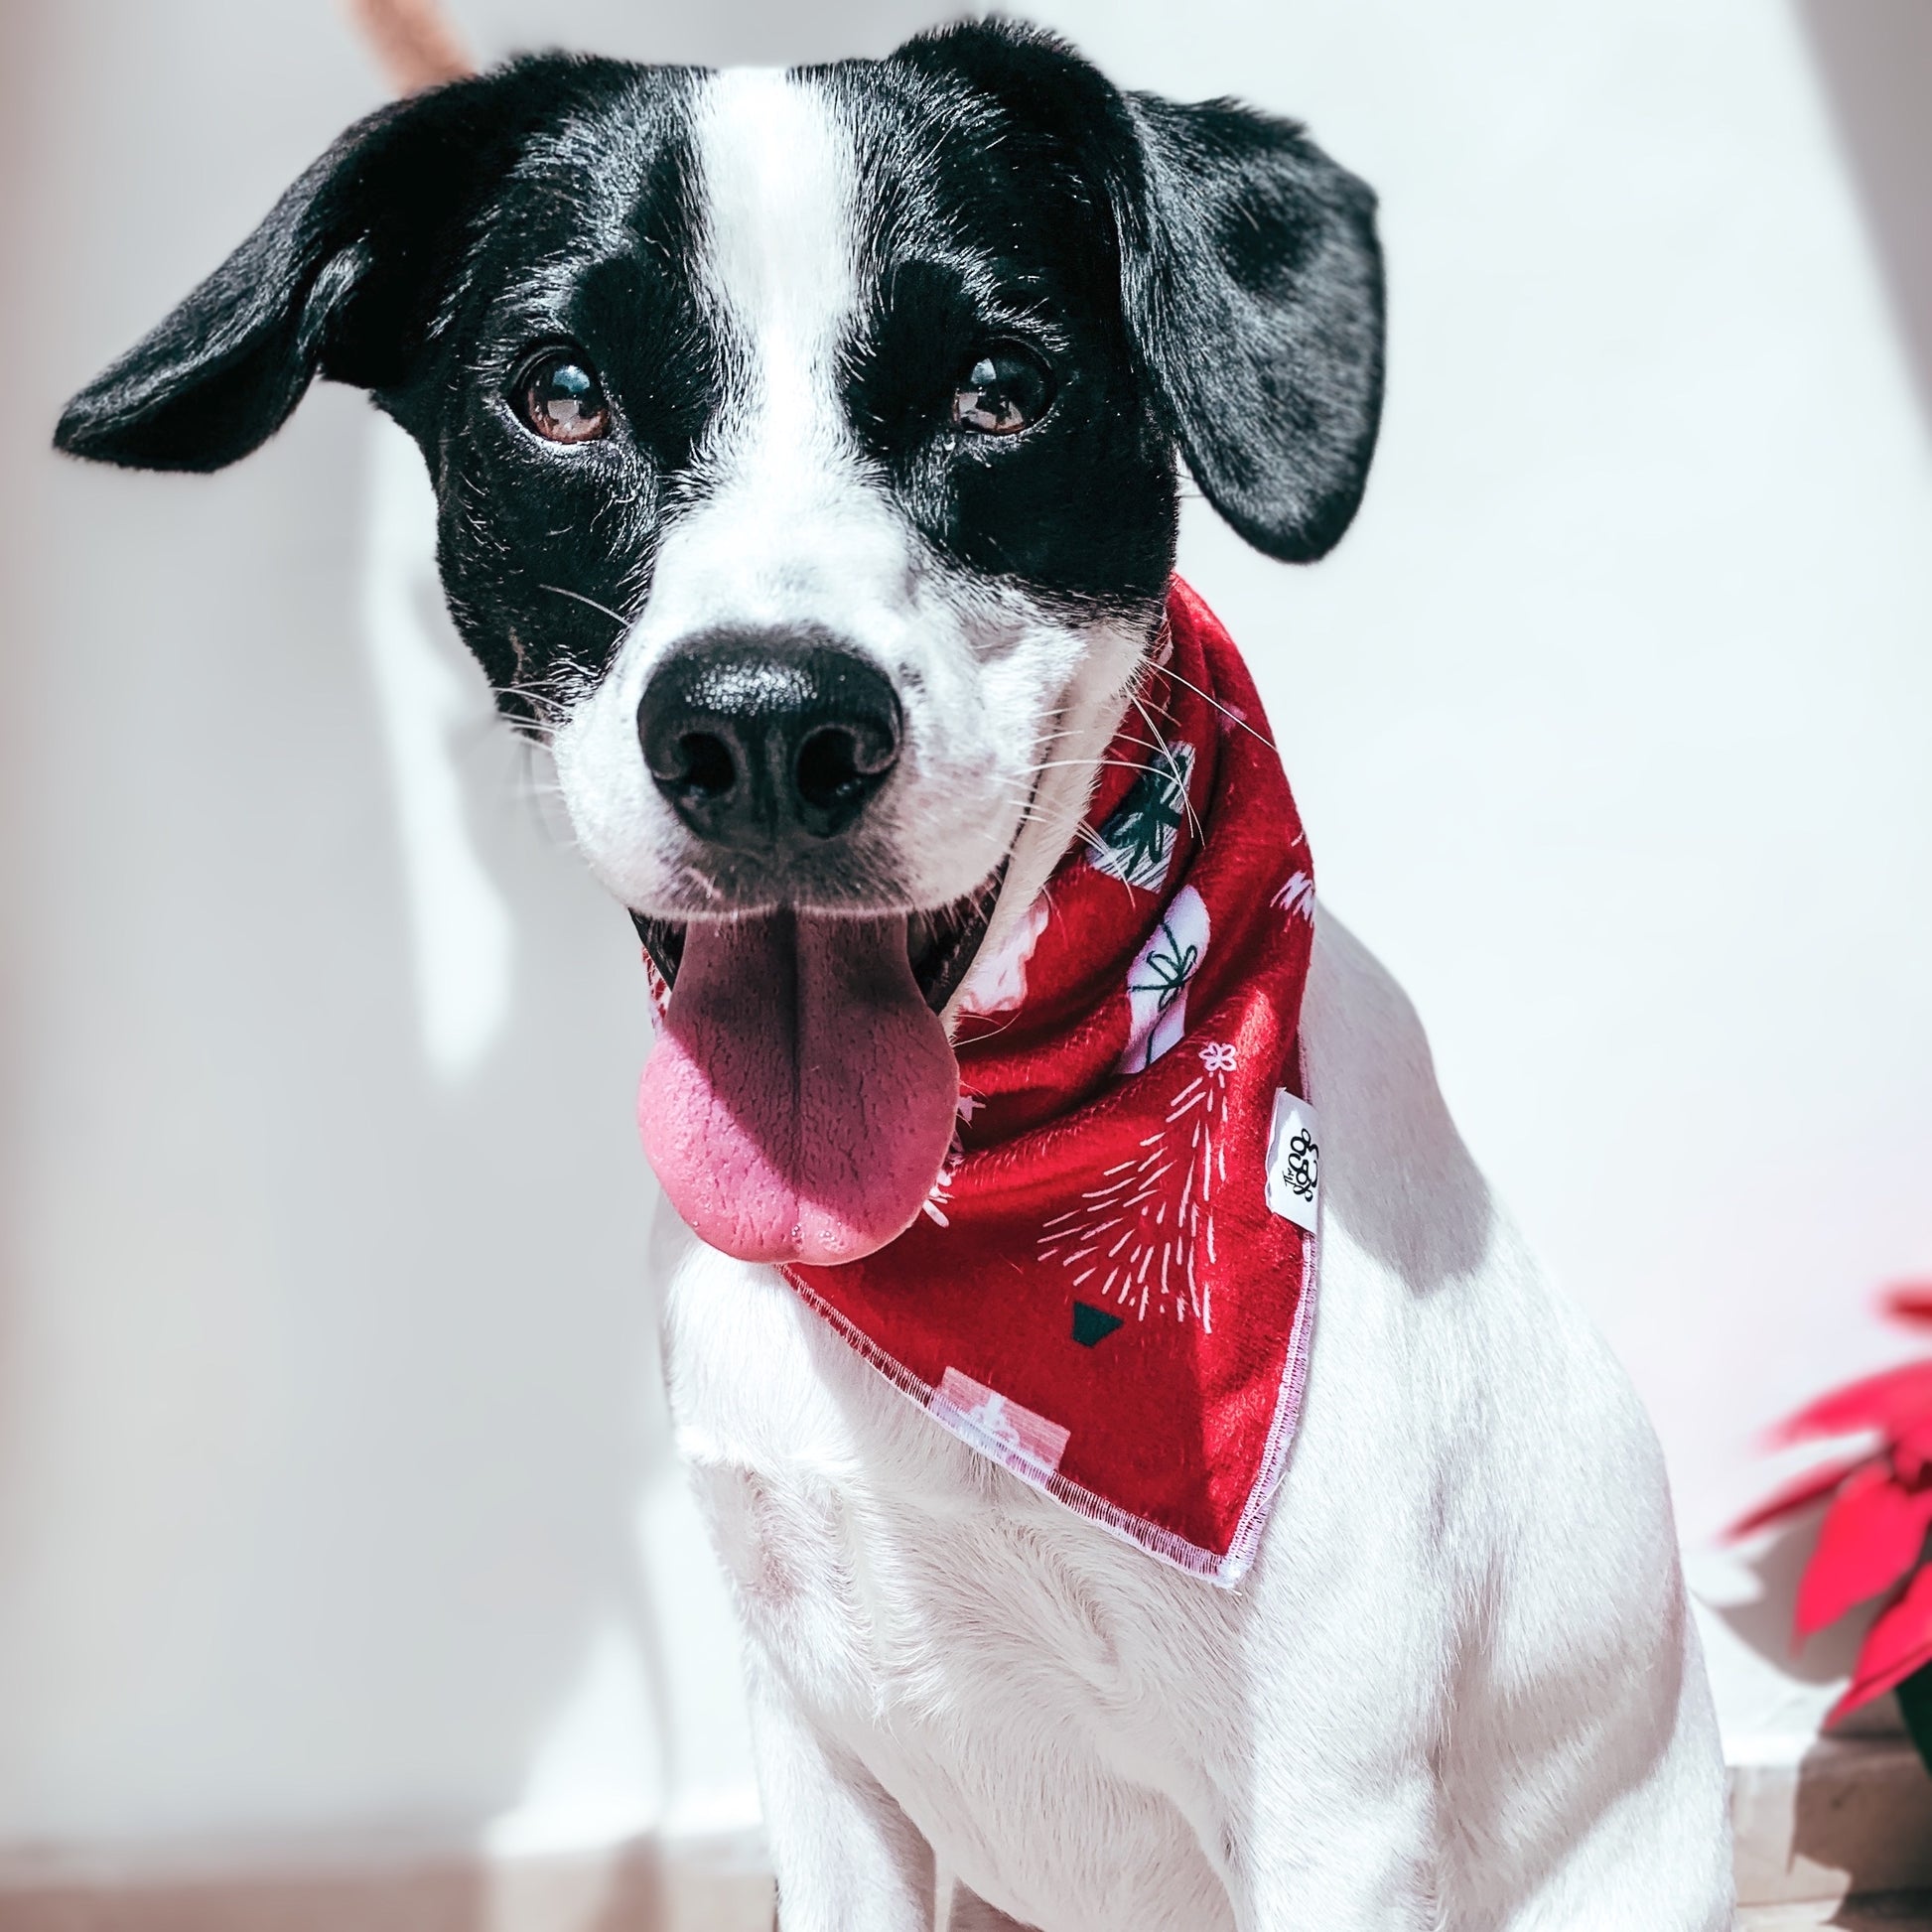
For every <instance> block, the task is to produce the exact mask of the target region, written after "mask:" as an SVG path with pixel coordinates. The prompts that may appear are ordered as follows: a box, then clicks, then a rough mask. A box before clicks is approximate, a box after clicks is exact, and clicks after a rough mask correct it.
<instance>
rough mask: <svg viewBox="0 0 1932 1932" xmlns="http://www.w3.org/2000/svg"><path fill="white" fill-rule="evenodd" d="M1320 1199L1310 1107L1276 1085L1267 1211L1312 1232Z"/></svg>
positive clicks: (1317, 1135)
mask: <svg viewBox="0 0 1932 1932" xmlns="http://www.w3.org/2000/svg"><path fill="white" fill-rule="evenodd" d="M1320 1200H1321V1129H1320V1126H1319V1125H1318V1123H1317V1122H1316V1120H1315V1117H1314V1109H1313V1108H1312V1107H1311V1106H1310V1105H1309V1103H1308V1102H1307V1101H1306V1100H1303V1099H1300V1098H1298V1097H1297V1096H1296V1095H1295V1094H1292V1093H1289V1092H1288V1091H1286V1090H1285V1089H1280V1088H1278V1089H1277V1090H1276V1093H1275V1118H1274V1120H1273V1122H1272V1123H1271V1124H1270V1126H1269V1129H1268V1207H1269V1211H1270V1212H1271V1213H1275V1214H1279V1215H1280V1216H1281V1217H1282V1219H1283V1220H1285V1221H1293V1222H1294V1223H1295V1225H1296V1226H1297V1227H1298V1228H1302V1229H1304V1230H1305V1231H1306V1232H1308V1233H1310V1234H1312V1233H1313V1232H1314V1226H1315V1215H1316V1212H1317V1210H1318V1208H1319V1206H1320Z"/></svg>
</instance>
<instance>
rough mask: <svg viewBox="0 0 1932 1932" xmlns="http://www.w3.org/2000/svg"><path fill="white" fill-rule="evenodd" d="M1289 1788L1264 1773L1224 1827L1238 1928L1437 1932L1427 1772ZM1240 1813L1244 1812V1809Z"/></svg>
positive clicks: (1259, 1931)
mask: <svg viewBox="0 0 1932 1932" xmlns="http://www.w3.org/2000/svg"><path fill="white" fill-rule="evenodd" d="M1342 1782H1343V1783H1345V1784H1346V1785H1347V1786H1348V1787H1349V1789H1348V1790H1347V1792H1346V1795H1344V1793H1343V1792H1342V1791H1340V1790H1337V1789H1336V1788H1335V1786H1333V1785H1328V1786H1327V1788H1325V1789H1320V1790H1316V1789H1303V1790H1297V1789H1296V1788H1294V1785H1293V1784H1291V1783H1287V1782H1284V1781H1283V1780H1282V1779H1281V1778H1280V1774H1279V1772H1277V1773H1276V1775H1275V1777H1273V1778H1270V1777H1269V1776H1268V1775H1267V1773H1266V1771H1264V1773H1263V1775H1262V1777H1261V1779H1260V1780H1259V1782H1258V1786H1257V1788H1256V1789H1255V1791H1254V1792H1253V1793H1252V1795H1251V1799H1250V1804H1251V1810H1250V1815H1249V1817H1248V1818H1247V1819H1246V1820H1245V1821H1244V1823H1243V1825H1242V1826H1240V1827H1238V1828H1236V1829H1234V1830H1232V1831H1228V1832H1227V1833H1226V1834H1225V1842H1226V1843H1227V1845H1228V1847H1229V1849H1230V1850H1231V1851H1232V1852H1233V1853H1234V1859H1233V1861H1232V1869H1231V1871H1230V1874H1229V1876H1230V1883H1229V1894H1230V1899H1231V1902H1232V1903H1233V1906H1234V1912H1235V1921H1236V1923H1237V1925H1238V1926H1239V1927H1240V1932H1436V1928H1438V1927H1439V1926H1440V1925H1441V1924H1442V1923H1443V1919H1442V1907H1441V1887H1440V1883H1439V1878H1440V1870H1439V1863H1438V1856H1437V1798H1438V1794H1437V1789H1436V1781H1435V1779H1434V1778H1433V1777H1432V1776H1431V1775H1430V1774H1429V1772H1428V1770H1427V1768H1426V1767H1421V1766H1418V1767H1415V1768H1413V1769H1412V1770H1410V1771H1409V1772H1407V1773H1406V1774H1404V1773H1396V1772H1395V1771H1394V1770H1393V1767H1391V1773H1390V1775H1389V1776H1388V1778H1387V1781H1386V1783H1384V1782H1382V1781H1381V1779H1380V1778H1368V1777H1349V1778H1346V1779H1344V1780H1342ZM1244 1809H1249V1807H1248V1806H1244Z"/></svg>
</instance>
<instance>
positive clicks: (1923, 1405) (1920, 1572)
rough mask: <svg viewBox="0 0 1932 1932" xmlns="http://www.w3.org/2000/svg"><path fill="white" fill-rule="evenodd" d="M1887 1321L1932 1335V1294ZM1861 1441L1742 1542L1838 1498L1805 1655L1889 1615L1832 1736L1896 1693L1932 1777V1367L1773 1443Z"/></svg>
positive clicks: (1809, 1590)
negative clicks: (1830, 1630)
mask: <svg viewBox="0 0 1932 1932" xmlns="http://www.w3.org/2000/svg"><path fill="white" fill-rule="evenodd" d="M1884 1307H1885V1310H1886V1311H1887V1312H1888V1313H1890V1314H1891V1315H1893V1316H1894V1317H1896V1318H1897V1319H1898V1320H1900V1321H1905V1322H1909V1323H1913V1324H1922V1325H1924V1326H1927V1327H1932V1284H1924V1285H1915V1286H1913V1287H1910V1288H1901V1289H1895V1290H1893V1291H1892V1292H1891V1293H1890V1294H1889V1295H1888V1296H1886V1297H1885V1300H1884ZM1853 1435H1860V1436H1863V1437H1864V1438H1866V1442H1867V1446H1866V1447H1865V1448H1863V1449H1860V1450H1859V1452H1858V1453H1856V1454H1852V1455H1846V1456H1839V1457H1836V1458H1834V1459H1833V1460H1832V1461H1830V1462H1828V1463H1826V1464H1825V1465H1824V1466H1823V1467H1821V1468H1817V1469H1813V1470H1811V1471H1809V1472H1808V1473H1807V1474H1805V1475H1803V1476H1800V1477H1798V1478H1797V1479H1796V1480H1795V1481H1793V1482H1791V1483H1789V1484H1787V1485H1786V1486H1785V1487H1784V1488H1783V1489H1781V1490H1779V1491H1778V1493H1777V1494H1776V1495H1774V1496H1772V1497H1771V1498H1770V1499H1769V1500H1768V1501H1766V1502H1764V1503H1762V1504H1760V1505H1759V1507H1758V1508H1756V1509H1754V1510H1752V1511H1751V1513H1750V1514H1749V1515H1748V1516H1746V1517H1745V1518H1744V1519H1743V1520H1742V1521H1741V1522H1740V1523H1738V1524H1737V1525H1736V1526H1735V1529H1734V1530H1733V1532H1732V1533H1733V1534H1734V1535H1738V1536H1742V1535H1745V1534H1747V1533H1748V1532H1749V1531H1751V1530H1756V1529H1762V1528H1763V1527H1765V1525H1767V1524H1770V1523H1776V1522H1781V1521H1783V1520H1784V1519H1785V1518H1787V1517H1791V1516H1795V1515H1797V1514H1798V1513H1799V1512H1800V1511H1801V1510H1805V1509H1808V1508H1811V1507H1812V1506H1813V1505H1815V1504H1817V1503H1820V1502H1824V1501H1825V1500H1826V1499H1827V1498H1828V1497H1829V1498H1830V1504H1829V1507H1828V1508H1827V1509H1826V1511H1825V1515H1824V1520H1823V1521H1822V1522H1821V1523H1820V1525H1819V1529H1818V1546H1817V1548H1816V1549H1815V1550H1814V1551H1813V1552H1812V1555H1811V1560H1810V1562H1809V1563H1808V1564H1807V1565H1806V1566H1805V1572H1804V1577H1803V1579H1802V1581H1801V1582H1800V1584H1799V1586H1798V1601H1797V1606H1796V1610H1795V1613H1794V1615H1793V1619H1792V1623H1793V1632H1792V1634H1793V1638H1794V1640H1795V1641H1797V1642H1799V1643H1802V1642H1803V1641H1804V1640H1805V1639H1806V1638H1807V1637H1809V1636H1811V1635H1812V1634H1813V1633H1814V1632H1815V1631H1818V1630H1822V1629H1823V1628H1824V1627H1825V1625H1826V1624H1828V1623H1833V1622H1836V1621H1837V1619H1838V1618H1840V1617H1842V1616H1843V1615H1845V1613H1846V1612H1847V1611H1848V1610H1851V1609H1854V1608H1855V1607H1857V1605H1859V1604H1861V1603H1863V1602H1866V1601H1868V1600H1869V1599H1870V1598H1872V1597H1874V1596H1879V1595H1885V1596H1887V1601H1886V1602H1885V1604H1884V1607H1883V1608H1882V1609H1880V1610H1879V1612H1878V1614H1877V1615H1876V1616H1875V1617H1874V1618H1873V1619H1872V1623H1871V1628H1870V1630H1869V1631H1868V1632H1867V1633H1866V1635H1865V1639H1864V1643H1863V1646H1862V1647H1861V1648H1860V1651H1859V1658H1858V1663H1857V1664H1856V1666H1855V1667H1854V1669H1853V1672H1852V1682H1851V1685H1850V1687H1849V1688H1848V1689H1847V1691H1846V1693H1845V1695H1844V1696H1843V1697H1842V1698H1840V1699H1839V1701H1838V1703H1837V1704H1836V1705H1834V1706H1833V1708H1832V1711H1831V1714H1830V1716H1829V1717H1828V1718H1827V1719H1826V1721H1825V1722H1826V1723H1827V1724H1832V1723H1835V1722H1836V1721H1837V1720H1838V1719H1840V1718H1842V1717H1844V1716H1845V1714H1846V1713H1847V1712H1849V1711H1854V1710H1856V1709H1857V1708H1858V1707H1859V1706H1860V1705H1862V1704H1868V1703H1869V1702H1870V1701H1871V1700H1872V1699H1873V1698H1877V1697H1882V1696H1883V1695H1884V1694H1885V1693H1886V1692H1887V1691H1895V1692H1896V1693H1897V1694H1898V1704H1899V1708H1900V1710H1901V1711H1903V1713H1904V1714H1905V1727H1906V1729H1907V1730H1908V1731H1910V1733H1911V1736H1912V1741H1913V1743H1914V1744H1916V1745H1917V1746H1918V1752H1919V1755H1920V1756H1921V1757H1922V1758H1924V1760H1925V1762H1926V1766H1927V1768H1928V1769H1932V1562H1929V1561H1928V1560H1927V1558H1928V1545H1927V1539H1928V1537H1929V1536H1932V1359H1929V1360H1926V1361H1922V1362H1907V1363H1906V1364H1905V1365H1904V1366H1903V1367H1900V1368H1892V1369H1887V1370H1885V1371H1884V1373H1883V1374H1880V1375H1871V1376H1867V1377H1865V1378H1864V1380H1863V1381H1860V1382H1854V1383H1852V1384H1851V1386H1850V1387H1848V1388H1843V1389H1838V1390H1835V1391H1834V1392H1833V1393H1832V1394H1830V1395H1828V1396H1824V1397H1822V1398H1820V1400H1818V1401H1817V1402H1814V1403H1812V1404H1810V1406H1809V1407H1807V1408H1805V1409H1803V1410H1801V1411H1799V1413H1798V1414H1797V1415H1795V1416H1793V1417H1792V1418H1791V1419H1790V1421H1788V1422H1786V1423H1783V1424H1781V1425H1780V1426H1779V1428H1778V1429H1777V1430H1776V1431H1775V1432H1774V1433H1773V1436H1772V1441H1773V1442H1774V1443H1776V1444H1779V1445H1785V1444H1791V1443H1801V1442H1817V1441H1822V1440H1824V1439H1826V1438H1828V1437H1835V1436H1853Z"/></svg>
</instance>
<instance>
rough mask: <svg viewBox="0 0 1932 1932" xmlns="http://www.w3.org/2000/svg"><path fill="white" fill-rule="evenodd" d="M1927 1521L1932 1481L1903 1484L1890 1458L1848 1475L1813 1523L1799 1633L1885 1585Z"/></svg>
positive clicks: (1916, 1550)
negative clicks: (1925, 1484) (1925, 1486)
mask: <svg viewBox="0 0 1932 1932" xmlns="http://www.w3.org/2000/svg"><path fill="white" fill-rule="evenodd" d="M1928 1529H1932V1488H1928V1489H1908V1488H1906V1486H1905V1485H1904V1484H1903V1483H1902V1482H1900V1481H1899V1480H1898V1478H1897V1476H1896V1475H1894V1474H1893V1472H1892V1470H1891V1468H1890V1466H1889V1464H1887V1463H1884V1462H1873V1463H1869V1464H1867V1465H1866V1466H1865V1467H1864V1468H1863V1469H1860V1470H1857V1471H1856V1472H1855V1473H1854V1474H1853V1475H1852V1476H1850V1477H1849V1478H1848V1479H1847V1481H1846V1484H1845V1487H1844V1488H1843V1489H1841V1490H1840V1491H1839V1492H1838V1495H1837V1497H1836V1498H1835V1499H1834V1500H1833V1503H1832V1506H1831V1508H1830V1509H1828V1510H1827V1511H1826V1512H1825V1520H1824V1522H1823V1523H1821V1524H1820V1525H1819V1527H1818V1548H1817V1549H1816V1550H1815V1551H1813V1553H1812V1558H1811V1562H1810V1563H1808V1564H1807V1565H1806V1566H1805V1574H1804V1579H1803V1581H1802V1582H1801V1583H1800V1584H1799V1586H1798V1608H1797V1613H1796V1615H1795V1616H1794V1617H1793V1619H1792V1622H1793V1627H1794V1629H1795V1630H1796V1632H1797V1634H1798V1636H1800V1637H1801V1638H1802V1637H1808V1636H1810V1635H1811V1634H1812V1632H1813V1631H1814V1630H1822V1629H1823V1628H1824V1627H1825V1625H1826V1624H1828V1623H1834V1622H1836V1621H1837V1620H1838V1619H1839V1618H1840V1617H1842V1616H1843V1615H1844V1614H1845V1612H1846V1611H1847V1610H1849V1609H1851V1608H1852V1607H1853V1606H1854V1605H1855V1604H1859V1603H1863V1601H1864V1600H1865V1598H1866V1597H1868V1596H1876V1595H1877V1594H1878V1592H1879V1591H1880V1590H1883V1589H1889V1588H1890V1587H1892V1585H1893V1584H1895V1583H1897V1581H1898V1580H1899V1578H1901V1577H1902V1576H1904V1575H1905V1573H1906V1572H1907V1571H1908V1570H1910V1569H1912V1568H1913V1566H1914V1565H1916V1564H1917V1562H1918V1560H1919V1555H1920V1553H1921V1552H1922V1551H1923V1550H1924V1548H1925V1535H1926V1531H1927V1530H1928Z"/></svg>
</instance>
